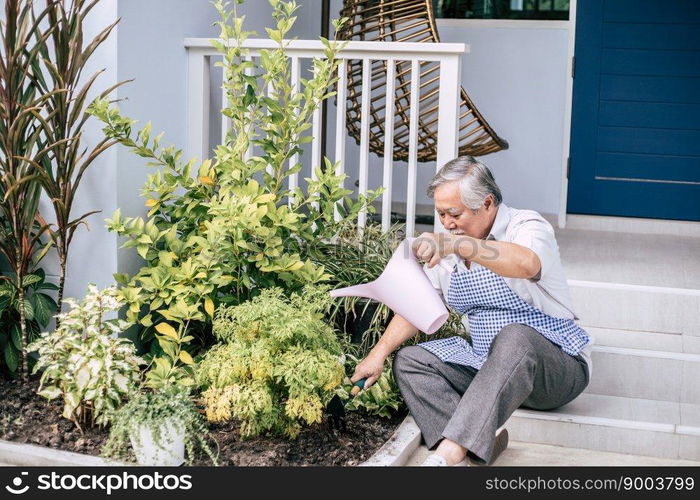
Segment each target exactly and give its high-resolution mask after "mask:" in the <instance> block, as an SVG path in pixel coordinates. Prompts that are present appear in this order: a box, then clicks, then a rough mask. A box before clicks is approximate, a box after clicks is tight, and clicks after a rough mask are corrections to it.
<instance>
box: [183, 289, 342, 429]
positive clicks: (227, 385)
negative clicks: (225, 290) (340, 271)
mask: <svg viewBox="0 0 700 500" xmlns="http://www.w3.org/2000/svg"><path fill="white" fill-rule="evenodd" d="M331 300H332V299H331V298H330V296H329V295H328V288H327V287H319V286H307V287H305V288H304V289H303V290H302V292H301V293H299V294H291V295H289V296H286V294H285V292H284V291H283V290H282V289H280V288H270V289H267V290H264V291H263V292H262V293H261V294H260V295H259V296H258V297H255V298H254V299H252V300H250V301H248V302H245V303H243V304H240V305H238V306H233V307H222V308H221V309H219V311H217V314H216V319H215V320H214V334H215V335H216V337H217V338H218V339H219V340H220V341H221V342H222V343H221V344H220V345H218V346H215V347H214V348H212V349H211V350H210V351H209V352H207V354H206V355H205V356H204V358H203V360H202V362H201V364H200V366H199V369H198V372H197V373H198V381H199V383H200V385H201V387H202V388H203V389H204V393H203V400H204V402H205V404H206V411H207V417H208V418H209V420H212V421H221V420H228V419H230V418H234V417H235V418H238V419H240V420H241V434H242V435H244V436H251V435H257V434H263V433H266V432H270V433H272V434H282V435H286V436H288V437H292V438H294V437H296V436H297V435H298V434H299V431H300V430H301V426H302V425H303V424H313V423H317V422H320V421H321V417H322V415H323V408H324V407H325V405H326V404H327V403H328V401H329V400H330V398H331V397H332V396H333V394H334V390H335V389H336V387H337V386H338V385H339V384H340V383H341V382H342V380H343V376H344V368H343V356H342V349H341V346H340V343H339V342H338V339H337V338H336V335H335V333H334V332H333V329H332V328H331V327H330V326H329V325H328V324H326V323H325V322H324V321H323V319H322V318H323V315H324V314H325V313H326V312H327V310H328V308H329V307H330V305H331Z"/></svg>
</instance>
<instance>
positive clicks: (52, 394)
mask: <svg viewBox="0 0 700 500" xmlns="http://www.w3.org/2000/svg"><path fill="white" fill-rule="evenodd" d="M37 394H38V395H39V396H43V397H45V398H46V399H56V398H57V397H59V396H60V395H61V394H62V392H61V389H59V388H58V387H56V386H55V385H50V386H48V387H45V388H43V389H42V390H40V391H39V392H37Z"/></svg>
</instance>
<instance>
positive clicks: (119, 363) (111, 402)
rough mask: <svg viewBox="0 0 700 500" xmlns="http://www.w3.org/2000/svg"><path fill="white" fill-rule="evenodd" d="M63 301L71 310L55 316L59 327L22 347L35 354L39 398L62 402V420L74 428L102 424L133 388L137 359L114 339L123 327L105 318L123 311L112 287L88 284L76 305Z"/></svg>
mask: <svg viewBox="0 0 700 500" xmlns="http://www.w3.org/2000/svg"><path fill="white" fill-rule="evenodd" d="M65 302H66V303H67V304H68V305H69V306H70V307H71V310H70V311H68V312H67V313H63V314H60V315H59V318H60V320H61V324H60V326H59V327H58V328H57V329H56V330H55V331H53V332H46V333H44V334H42V336H41V338H40V339H39V340H37V341H35V342H34V343H32V344H31V345H30V346H29V347H28V351H30V352H32V351H37V352H38V354H39V360H38V361H37V362H36V365H35V366H34V372H35V373H36V372H37V371H41V384H40V387H39V395H41V396H44V397H46V398H48V399H55V398H58V397H63V401H64V406H63V416H64V417H65V418H67V419H70V420H72V421H73V422H74V423H75V424H76V425H78V426H80V423H81V422H82V423H88V424H98V425H106V424H108V423H109V422H110V419H111V416H112V415H113V413H114V411H115V410H116V409H117V408H119V407H120V406H121V405H122V404H123V403H124V401H125V400H126V399H127V397H128V396H129V395H130V394H132V393H133V392H134V391H135V390H136V388H137V386H138V385H139V382H140V377H141V372H140V370H139V365H141V364H143V360H142V359H141V358H139V357H138V356H136V348H135V347H134V344H133V343H132V342H131V340H129V339H125V338H119V337H118V335H119V334H121V333H122V332H124V331H125V330H126V329H127V328H128V327H129V326H130V325H129V323H127V322H126V321H123V320H119V319H115V320H108V319H106V318H105V316H106V315H107V314H108V313H114V312H116V311H118V310H119V309H120V308H121V306H123V302H122V301H121V299H120V297H119V295H118V293H117V290H116V288H115V287H110V288H106V289H104V290H98V289H97V287H96V286H95V285H92V284H91V285H89V287H88V293H87V294H86V295H85V298H84V299H83V300H82V301H80V302H75V301H74V300H72V299H66V301H65Z"/></svg>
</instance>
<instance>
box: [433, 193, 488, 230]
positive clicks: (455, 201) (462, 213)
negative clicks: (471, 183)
mask: <svg viewBox="0 0 700 500" xmlns="http://www.w3.org/2000/svg"><path fill="white" fill-rule="evenodd" d="M433 197H434V199H435V210H436V211H437V213H438V215H439V216H440V222H441V223H442V225H443V226H444V227H445V229H447V230H448V231H450V232H451V233H452V234H457V235H467V236H471V237H473V238H479V239H483V238H486V236H488V234H489V230H490V229H491V226H492V225H493V221H494V219H495V218H496V212H497V210H498V207H496V206H494V204H493V200H492V198H491V196H488V197H487V198H486V200H485V201H484V204H483V205H482V206H481V208H480V209H479V211H478V212H477V213H474V212H473V211H472V210H471V209H469V208H467V206H466V205H465V204H464V203H462V198H461V196H460V194H459V183H458V182H449V183H447V184H442V185H441V186H438V187H437V188H436V189H435V192H434V195H433Z"/></svg>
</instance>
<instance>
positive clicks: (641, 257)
mask: <svg viewBox="0 0 700 500" xmlns="http://www.w3.org/2000/svg"><path fill="white" fill-rule="evenodd" d="M586 220H588V219H586ZM589 222H591V224H593V223H595V224H597V225H595V224H593V226H591V227H600V228H601V230H590V229H572V227H574V228H576V227H583V228H585V227H588V226H586V225H583V226H581V225H580V224H578V225H577V224H576V223H572V224H569V225H568V226H567V228H566V229H556V236H557V242H558V244H559V253H560V255H561V259H562V263H563V265H564V268H565V270H566V274H567V276H568V278H569V285H570V289H571V295H572V299H573V304H574V310H575V311H576V312H577V314H578V316H579V317H580V318H581V323H582V324H585V325H588V326H592V327H596V328H605V329H616V330H632V331H637V332H655V333H672V334H682V335H688V336H691V337H700V259H698V258H697V257H698V255H700V237H699V236H700V233H696V231H698V230H700V224H676V225H673V224H670V225H669V224H665V222H666V221H664V223H659V222H658V221H637V223H638V225H639V224H642V225H644V227H646V226H649V230H650V231H651V230H652V229H653V228H656V229H655V230H658V231H662V230H664V231H670V233H668V234H639V233H634V227H636V226H635V224H633V222H634V221H631V222H630V225H629V226H628V227H629V229H627V230H628V231H631V232H620V231H619V228H618V229H617V230H614V229H612V230H611V229H610V228H617V227H618V226H615V225H613V226H611V225H609V224H602V223H601V222H600V220H599V219H595V220H592V221H589ZM613 222H620V224H621V223H622V222H621V221H613ZM628 222H629V221H628ZM650 225H651V226H650ZM666 226H667V227H666ZM672 226H673V227H672ZM620 227H624V226H620ZM603 228H608V229H607V230H603Z"/></svg>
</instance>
